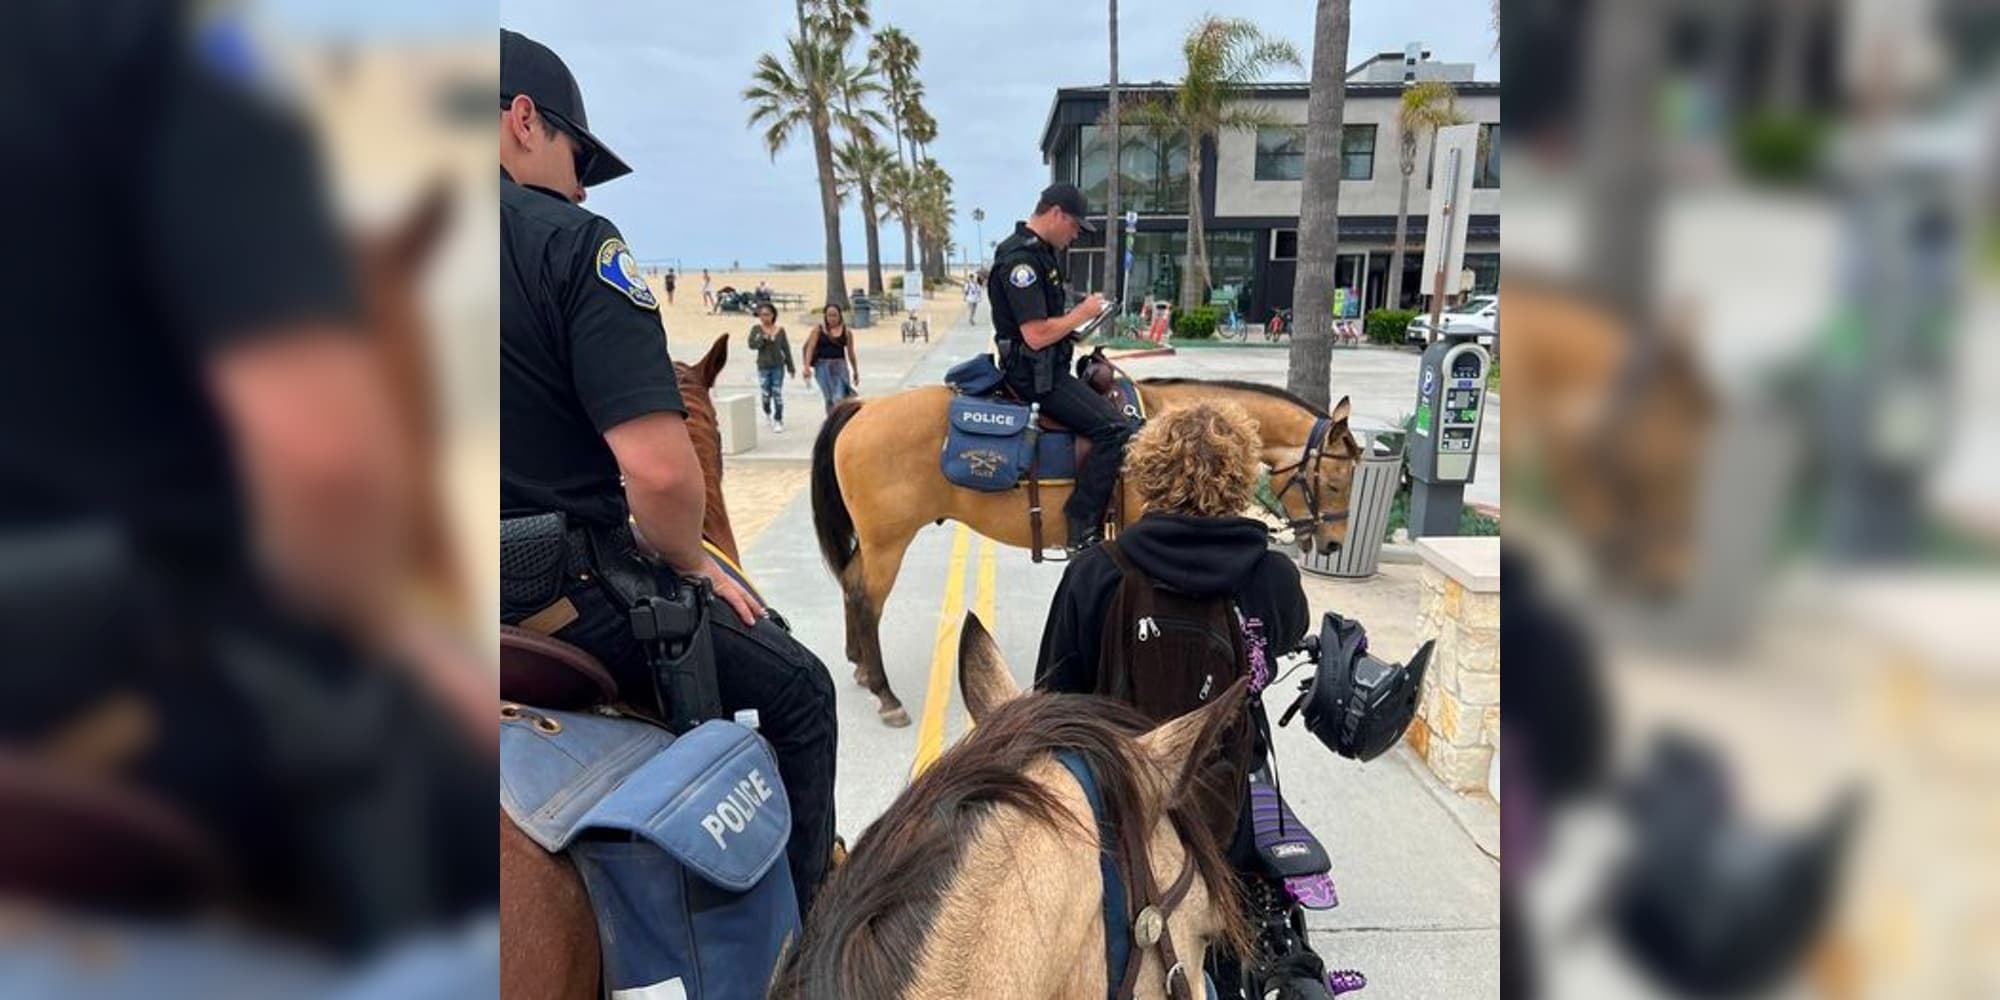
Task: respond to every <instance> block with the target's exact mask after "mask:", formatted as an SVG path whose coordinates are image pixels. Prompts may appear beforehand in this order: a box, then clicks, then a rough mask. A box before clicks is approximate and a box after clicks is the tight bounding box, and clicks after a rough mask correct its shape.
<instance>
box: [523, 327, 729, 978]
mask: <svg viewBox="0 0 2000 1000" xmlns="http://www.w3.org/2000/svg"><path fill="white" fill-rule="evenodd" d="M728 360H729V338H728V337H727V336H724V337H720V338H717V340H716V342H715V345H714V346H712V347H710V348H709V350H708V353H707V354H706V355H703V356H702V359H701V360H700V361H697V362H695V363H694V364H693V365H684V364H680V363H679V362H676V363H675V364H674V375H675V378H676V380H677V381H678V382H679V383H680V387H681V399H682V400H683V401H684V402H685V403H686V404H687V408H688V418H687V427H688V437H690V438H692V439H693V440H694V448H695V455H696V456H697V457H698V458H700V459H701V471H702V480H703V482H704V483H705V485H706V487H707V494H708V504H707V508H706V511H707V513H706V516H705V517H704V518H703V519H702V536H703V537H704V538H707V539H708V540H709V541H710V542H712V543H714V544H715V546H716V547H717V548H719V549H721V550H722V551H723V552H724V553H726V554H727V555H728V556H729V558H730V560H731V561H732V562H740V560H739V558H738V556H737V551H736V533H735V532H734V531H733V530H731V528H730V525H729V509H728V507H727V506H726V505H725V504H724V503H723V499H722V435H721V433H720V431H719V430H718V429H717V427H716V423H715V404H714V402H713V401H712V400H711V399H710V398H709V390H710V388H711V387H713V386H714V385H715V377H716V375H718V374H719V373H720V372H721V371H722V366H723V365H724V364H725V363H726V362H727V361H728ZM500 938H501V940H503V941H505V942H507V947H506V948H505V949H503V950H502V951H501V954H500V995H501V996H502V997H509V998H514V997H518V998H520V1000H595V998H596V997H597V996H598V988H597V987H598V973H599V970H600V968H601V967H602V963H603V959H602V957H601V955H600V953H599V951H598V941H597V917H596V915H595V914H594V913H593V912H592V911H591V909H590V897H589V896H588V895H587V894H586V893H585V891H584V887H583V879H582V878H581V877H580V876H578V875H577V873H576V868H575V866H573V865H571V864H570V862H569V859H568V858H564V857H561V856H559V855H554V854H550V853H549V852H547V851H544V850H542V847H541V845H540V844H537V843H535V842H534V841H532V840H529V839H528V835H527V834H525V833H522V832H521V831H520V830H519V829H517V828H516V827H515V826H514V824H513V822H512V821H510V820H508V818H507V816H506V814H505V813H502V814H501V815H500Z"/></svg>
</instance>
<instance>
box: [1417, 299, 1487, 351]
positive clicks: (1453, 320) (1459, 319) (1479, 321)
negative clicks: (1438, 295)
mask: <svg viewBox="0 0 2000 1000" xmlns="http://www.w3.org/2000/svg"><path fill="white" fill-rule="evenodd" d="M1443 320H1444V329H1445V332H1447V333H1470V334H1475V335H1477V336H1478V338H1479V345H1480V346H1481V347H1484V348H1486V349H1487V350H1494V349H1495V346H1496V345H1497V344H1498V343H1499V341H1500V297H1499V296H1498V295H1475V296H1473V297H1472V298H1470V299H1468V300H1466V303H1465V304H1464V305H1462V306H1457V307H1454V308H1451V309H1447V310H1445V312H1444V316H1443ZM1403 339H1405V340H1407V341H1409V342H1410V343H1412V344H1429V343H1430V342H1431V314H1430V313H1428V312H1424V313H1421V314H1419V315H1418V316H1417V318H1416V319H1413V320H1411V321H1410V326H1409V329H1408V330H1407V331H1405V332H1404V334H1403Z"/></svg>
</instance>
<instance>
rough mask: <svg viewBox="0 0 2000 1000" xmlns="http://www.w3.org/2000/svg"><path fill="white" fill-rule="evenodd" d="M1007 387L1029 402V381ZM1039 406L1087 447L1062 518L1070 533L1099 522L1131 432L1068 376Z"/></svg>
mask: <svg viewBox="0 0 2000 1000" xmlns="http://www.w3.org/2000/svg"><path fill="white" fill-rule="evenodd" d="M1024 374H1025V372H1024ZM1008 384H1009V385H1010V386H1011V387H1012V388H1013V389H1014V391H1015V392H1016V393H1018V394H1019V395H1020V396H1021V397H1022V398H1023V399H1032V398H1034V380H1033V379H1032V378H1010V379H1009V380H1008ZM1038 402H1040V403H1041V404H1042V413H1043V414H1044V415H1047V416H1050V417H1054V418H1055V419H1057V420H1060V421H1062V423H1063V425H1064V426H1066V427H1068V428H1069V429H1070V430H1072V431H1075V432H1076V433H1077V434H1079V435H1081V436H1083V437H1086V438H1089V439H1090V443H1091V449H1090V455H1089V457H1087V458H1085V459H1084V462H1083V468H1081V469H1078V470H1077V472H1076V492H1074V493H1071V494H1070V497H1069V503H1068V504H1066V505H1065V506H1064V507H1063V514H1064V515H1065V516H1067V517H1068V518H1069V523H1070V525H1071V526H1072V527H1073V528H1074V527H1081V526H1085V525H1096V524H1099V523H1102V522H1103V520H1104V510H1105V508H1106V507H1107V506H1109V505H1110V503H1111V490H1112V488H1113V487H1115V486H1116V485H1117V483H1118V470H1119V468H1120V467H1122V466H1123V465H1124V464H1125V439H1126V438H1128V437H1131V436H1132V431H1131V428H1130V427H1128V426H1127V425H1126V423H1125V417H1124V416H1123V415H1122V414H1120V413H1119V412H1118V410H1117V409H1116V408H1114V407H1113V406H1112V405H1111V403H1110V402H1109V401H1108V400H1106V399H1105V398H1104V397H1103V396H1100V395H1098V394H1097V393H1096V392H1093V391H1092V390H1091V388H1090V387H1089V386H1087V385H1084V384H1083V383H1082V382H1079V381H1077V379H1076V377H1075V376H1074V375H1071V374H1069V373H1068V372H1057V373H1056V378H1055V384H1054V385H1053V386H1052V387H1050V389H1049V391H1048V393H1047V394H1046V395H1044V396H1042V397H1041V399H1040V400H1038Z"/></svg>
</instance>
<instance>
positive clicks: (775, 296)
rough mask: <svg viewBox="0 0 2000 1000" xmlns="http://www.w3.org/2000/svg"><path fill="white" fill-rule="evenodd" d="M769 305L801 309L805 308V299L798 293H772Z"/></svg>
mask: <svg viewBox="0 0 2000 1000" xmlns="http://www.w3.org/2000/svg"><path fill="white" fill-rule="evenodd" d="M771 304H772V305H774V306H779V307H782V308H787V309H802V308H804V307H805V304H806V297H805V296H804V295H803V294H801V293H799V292H772V293H771Z"/></svg>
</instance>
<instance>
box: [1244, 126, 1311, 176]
mask: <svg viewBox="0 0 2000 1000" xmlns="http://www.w3.org/2000/svg"><path fill="white" fill-rule="evenodd" d="M1305 175H1306V130H1305V129H1303V128H1297V127H1293V126H1282V127H1278V128H1260V129H1258V130H1257V168H1256V179H1257V180H1260V181H1295V180H1298V179H1300V178H1302V177H1304V176H1305Z"/></svg>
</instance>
